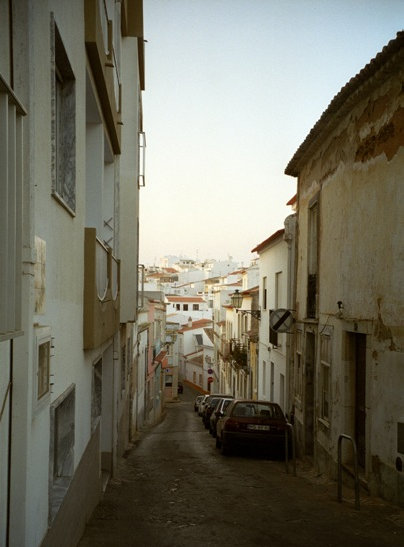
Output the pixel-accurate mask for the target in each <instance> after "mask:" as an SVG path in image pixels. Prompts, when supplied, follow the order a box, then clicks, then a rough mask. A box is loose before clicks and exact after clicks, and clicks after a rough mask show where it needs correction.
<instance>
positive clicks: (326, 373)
mask: <svg viewBox="0 0 404 547" xmlns="http://www.w3.org/2000/svg"><path fill="white" fill-rule="evenodd" d="M320 363H321V368H320V385H321V401H320V404H321V417H322V418H323V419H324V420H326V421H329V420H330V369H331V337H330V336H329V335H321V337H320Z"/></svg>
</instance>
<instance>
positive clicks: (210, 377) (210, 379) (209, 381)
mask: <svg viewBox="0 0 404 547" xmlns="http://www.w3.org/2000/svg"><path fill="white" fill-rule="evenodd" d="M212 382H213V378H212V376H209V378H208V384H211V383H212Z"/></svg>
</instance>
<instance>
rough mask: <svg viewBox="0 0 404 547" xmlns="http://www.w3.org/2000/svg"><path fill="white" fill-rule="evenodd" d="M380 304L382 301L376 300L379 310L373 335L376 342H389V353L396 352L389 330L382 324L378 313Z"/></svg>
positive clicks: (380, 315)
mask: <svg viewBox="0 0 404 547" xmlns="http://www.w3.org/2000/svg"><path fill="white" fill-rule="evenodd" d="M381 302H382V299H381V298H378V299H377V306H378V308H379V311H378V314H377V321H376V323H375V331H374V335H375V337H376V338H377V340H379V342H385V341H386V340H390V346H389V349H390V351H397V347H396V345H395V343H394V340H393V335H392V332H391V329H390V328H389V327H387V326H386V325H385V324H384V323H383V319H382V314H381V311H380V305H381Z"/></svg>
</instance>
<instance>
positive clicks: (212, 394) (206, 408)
mask: <svg viewBox="0 0 404 547" xmlns="http://www.w3.org/2000/svg"><path fill="white" fill-rule="evenodd" d="M218 397H231V395H226V394H225V393H211V394H210V395H208V397H207V398H206V399H205V401H204V402H203V408H202V412H201V413H200V415H201V416H202V422H203V424H204V425H205V427H207V426H206V424H205V417H206V412H207V410H208V408H209V404H210V401H212V399H214V398H216V399H217V398H218Z"/></svg>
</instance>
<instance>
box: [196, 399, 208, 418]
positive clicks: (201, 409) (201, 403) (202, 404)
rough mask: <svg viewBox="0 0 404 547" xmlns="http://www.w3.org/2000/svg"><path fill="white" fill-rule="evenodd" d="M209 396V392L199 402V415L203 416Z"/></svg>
mask: <svg viewBox="0 0 404 547" xmlns="http://www.w3.org/2000/svg"><path fill="white" fill-rule="evenodd" d="M208 397H209V394H208V395H204V396H203V398H202V400H201V401H200V403H199V407H198V414H199V416H202V412H203V409H204V406H205V402H206V400H207V398H208Z"/></svg>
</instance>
